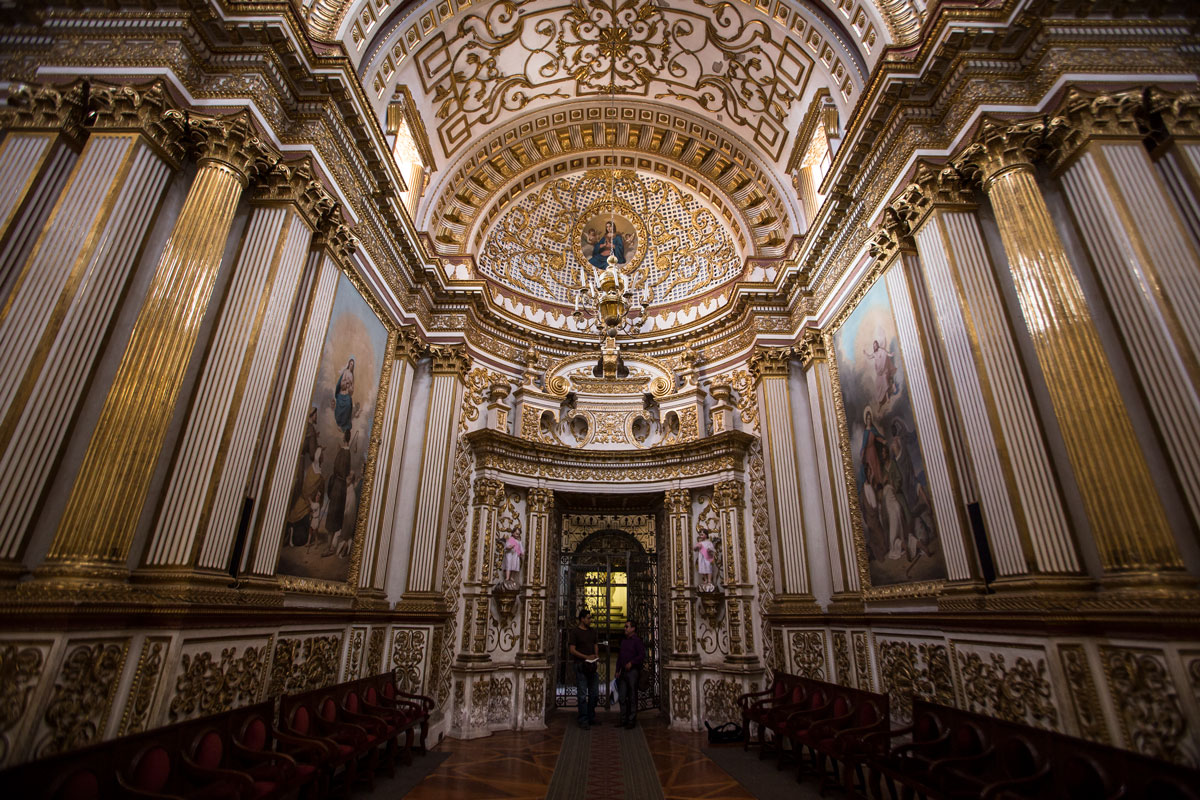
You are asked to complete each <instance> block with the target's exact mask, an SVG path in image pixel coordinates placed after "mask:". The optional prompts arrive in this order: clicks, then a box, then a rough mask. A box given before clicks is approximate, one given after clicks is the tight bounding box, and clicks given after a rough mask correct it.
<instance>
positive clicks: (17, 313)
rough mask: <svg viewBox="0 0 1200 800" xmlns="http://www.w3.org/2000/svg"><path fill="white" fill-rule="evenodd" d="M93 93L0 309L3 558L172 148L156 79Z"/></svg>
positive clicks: (42, 484) (43, 479)
mask: <svg viewBox="0 0 1200 800" xmlns="http://www.w3.org/2000/svg"><path fill="white" fill-rule="evenodd" d="M93 96H94V100H95V102H96V104H97V105H98V111H97V113H96V115H95V117H94V123H93V125H92V128H91V132H90V134H89V136H88V140H87V143H86V144H85V145H84V148H83V152H82V153H81V154H80V156H79V159H78V160H77V161H76V162H75V166H74V168H73V169H72V170H71V174H70V176H69V177H68V178H67V181H66V186H65V187H64V188H63V190H62V192H61V194H60V195H59V197H58V201H57V202H56V203H55V205H54V208H53V210H52V211H51V212H50V215H49V217H48V219H47V220H46V223H45V225H44V226H43V228H42V230H41V232H40V233H39V234H38V237H37V240H36V242H35V244H34V245H33V248H32V250H31V251H30V253H29V256H28V258H27V259H26V260H25V263H24V264H23V265H21V267H20V268H19V271H18V272H17V274H16V275H15V276H14V279H13V290H12V293H11V294H10V295H9V297H8V298H7V301H6V302H5V304H4V306H3V308H2V309H0V365H3V368H4V369H5V370H6V374H8V375H10V376H12V380H11V381H8V382H7V384H6V385H5V386H4V387H2V388H0V443H2V444H0V448H2V450H0V514H3V518H4V520H5V524H4V526H3V530H4V533H3V534H0V561H3V562H7V563H8V564H10V565H12V564H13V563H14V562H15V561H17V560H19V559H20V558H21V552H22V549H23V548H24V544H25V541H26V536H27V535H28V533H29V531H30V529H31V528H32V526H33V525H34V523H35V520H36V516H37V512H38V508H39V505H40V503H41V502H42V500H43V498H44V494H45V492H46V490H47V489H48V487H49V484H50V482H51V479H52V472H53V470H54V466H55V464H56V463H57V462H58V460H59V457H60V456H61V454H62V450H63V448H64V447H65V446H66V444H67V436H68V433H69V432H70V427H71V425H70V424H71V421H72V419H73V418H74V417H75V416H76V414H77V413H78V409H79V405H80V403H81V402H82V401H83V399H84V397H85V395H86V394H87V393H88V389H89V385H88V381H89V376H90V375H91V373H92V371H93V368H94V367H95V364H96V361H97V359H98V358H99V357H100V354H101V348H102V345H103V344H104V342H105V340H106V339H107V337H108V334H109V332H110V331H111V329H112V326H113V324H114V322H115V318H116V315H117V312H118V310H119V307H120V301H121V296H122V293H123V292H124V291H125V289H126V287H127V286H128V285H129V281H130V279H131V277H132V275H133V272H134V269H135V267H136V265H137V261H138V258H139V256H140V251H141V247H142V244H143V241H144V239H145V237H146V235H147V233H148V231H149V229H150V227H151V225H152V223H153V222H154V218H155V214H156V213H157V210H158V207H159V204H160V201H161V200H162V197H163V195H164V192H165V189H166V186H167V183H168V180H169V179H170V177H171V173H172V172H173V171H174V169H175V168H177V167H178V166H179V163H180V160H181V159H182V157H183V150H182V146H181V143H180V135H181V133H182V126H181V125H179V124H178V122H177V121H172V120H170V119H168V120H166V121H164V111H165V105H166V95H165V92H164V90H163V87H162V86H161V85H160V84H155V85H153V86H151V87H149V88H146V89H144V90H140V89H130V88H128V87H121V88H116V89H95V90H94V91H93ZM101 97H103V98H106V100H105V101H104V102H101V101H100V98H101ZM223 245H224V242H222V246H223ZM95 391H102V387H97V388H96V389H95ZM135 438H136V437H135ZM147 477H148V476H147ZM139 508H140V505H139ZM97 511H98V509H97ZM106 552H108V551H107V550H106Z"/></svg>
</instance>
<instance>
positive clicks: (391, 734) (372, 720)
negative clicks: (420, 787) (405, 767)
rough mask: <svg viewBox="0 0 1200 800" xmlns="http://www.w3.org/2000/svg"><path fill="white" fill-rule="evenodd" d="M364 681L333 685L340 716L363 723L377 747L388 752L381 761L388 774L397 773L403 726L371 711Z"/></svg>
mask: <svg viewBox="0 0 1200 800" xmlns="http://www.w3.org/2000/svg"><path fill="white" fill-rule="evenodd" d="M362 688H363V682H362V681H361V680H358V681H351V682H350V683H344V684H341V685H339V686H335V687H333V691H334V692H335V693H336V696H337V698H338V713H339V718H340V719H343V720H344V721H346V722H351V723H353V724H355V725H361V726H362V728H363V729H364V730H366V732H367V734H368V736H369V737H374V738H375V739H376V740H378V741H377V742H376V749H377V750H379V751H381V754H383V753H386V755H385V757H383V758H382V759H381V760H380V763H381V764H382V765H383V766H384V767H385V768H386V769H387V772H388V775H395V774H396V757H397V756H398V755H399V747H398V742H399V739H400V733H401V730H402V729H401V727H400V726H399V725H397V724H395V723H393V722H392V720H390V719H387V718H385V717H383V716H381V715H379V714H372V713H370V709H368V708H367V706H366V704H365V703H364V701H363V696H362Z"/></svg>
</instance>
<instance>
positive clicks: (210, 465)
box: [139, 162, 333, 580]
mask: <svg viewBox="0 0 1200 800" xmlns="http://www.w3.org/2000/svg"><path fill="white" fill-rule="evenodd" d="M251 202H252V210H251V213H250V219H249V222H248V223H247V225H246V231H245V234H244V235H243V238H242V242H241V248H240V250H239V253H238V256H237V260H236V261H235V264H234V268H233V275H232V277H231V278H230V281H229V285H228V287H227V289H226V293H225V297H224V299H223V301H222V303H221V313H220V316H219V317H218V319H217V323H216V327H215V330H214V333H213V336H212V339H211V341H210V342H209V344H208V358H207V360H206V362H205V363H204V365H203V366H202V368H201V372H200V377H199V380H198V381H197V385H196V390H195V393H194V394H193V396H192V399H191V403H190V409H189V414H188V419H187V422H186V423H185V426H184V430H183V434H182V436H181V437H180V442H179V446H178V450H177V453H176V456H175V460H174V464H173V467H172V472H171V475H170V478H169V479H168V482H167V486H166V490H165V492H164V495H163V498H162V502H161V506H160V509H159V512H158V517H157V521H156V523H155V527H154V531H153V534H152V536H151V539H150V542H149V545H148V547H147V549H146V554H145V558H144V562H143V568H142V569H141V570H140V571H139V574H140V576H141V577H143V578H152V579H155V580H177V579H186V578H189V577H191V576H194V572H193V571H194V570H198V571H200V572H201V573H208V574H210V575H212V576H215V577H218V578H221V579H222V580H223V579H224V575H225V573H226V572H227V571H228V569H229V559H230V556H231V553H232V549H233V545H234V536H235V534H236V532H237V526H238V516H239V514H240V513H241V512H242V507H243V504H244V497H245V487H246V483H247V480H248V479H249V477H250V472H251V471H252V470H253V467H254V452H255V449H256V446H257V443H258V441H259V436H260V429H261V427H262V425H263V422H264V417H265V414H264V409H265V408H266V406H267V405H268V402H269V399H270V396H271V393H272V388H273V386H272V384H273V382H274V378H275V375H276V373H277V370H276V364H277V363H278V360H279V356H280V349H281V347H282V346H283V338H284V334H285V333H286V331H287V326H288V323H289V321H290V319H291V313H292V309H293V307H294V305H295V299H296V291H297V288H298V286H299V283H300V275H301V272H302V271H303V268H304V263H305V260H306V258H307V256H308V252H309V244H310V242H311V241H312V230H313V228H314V227H315V225H316V224H317V222H318V220H319V219H321V218H322V217H323V216H324V215H326V214H328V213H329V212H330V211H331V209H332V208H333V200H332V199H331V198H330V197H329V195H328V194H327V193H326V192H325V191H324V189H323V188H322V187H321V185H320V184H319V183H318V182H317V181H316V180H315V179H314V177H313V174H312V169H311V166H310V165H309V164H307V163H303V162H302V163H299V164H296V165H290V166H289V165H283V164H280V165H277V166H276V167H275V168H274V169H273V170H271V172H270V173H269V174H267V175H266V176H264V178H263V180H262V182H261V183H260V185H259V186H258V187H256V189H255V191H254V196H253V198H252V201H251Z"/></svg>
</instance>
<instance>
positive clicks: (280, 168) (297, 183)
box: [254, 157, 337, 229]
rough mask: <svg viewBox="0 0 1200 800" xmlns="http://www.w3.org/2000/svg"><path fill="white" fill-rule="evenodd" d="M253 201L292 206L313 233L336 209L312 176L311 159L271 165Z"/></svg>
mask: <svg viewBox="0 0 1200 800" xmlns="http://www.w3.org/2000/svg"><path fill="white" fill-rule="evenodd" d="M254 200H256V201H258V202H262V203H271V202H275V203H289V204H292V205H294V206H296V208H297V210H298V211H299V212H300V216H302V217H304V221H305V222H307V223H308V224H309V225H310V226H311V227H312V228H314V229H315V228H316V227H317V226H318V225H319V224H320V222H321V221H322V220H325V219H327V218H330V217H331V216H333V213H334V210H335V209H336V208H337V201H336V200H334V199H333V197H332V196H331V195H330V194H329V192H327V191H326V190H325V187H324V186H322V185H321V182H320V181H318V180H317V179H316V177H315V176H314V174H313V169H312V159H310V158H308V157H305V158H303V159H301V160H299V161H294V162H291V163H288V164H284V163H279V164H276V165H274V166H273V167H272V168H271V169H270V170H268V171H267V172H266V173H264V174H263V176H262V177H261V178H260V179H259V182H258V185H257V186H256V187H255V190H254Z"/></svg>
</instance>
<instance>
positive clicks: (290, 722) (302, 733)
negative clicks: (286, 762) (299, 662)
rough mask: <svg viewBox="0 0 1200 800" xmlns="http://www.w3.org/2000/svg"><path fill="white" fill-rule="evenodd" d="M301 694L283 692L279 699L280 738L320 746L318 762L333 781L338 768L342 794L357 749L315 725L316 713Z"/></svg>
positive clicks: (348, 786) (351, 781)
mask: <svg viewBox="0 0 1200 800" xmlns="http://www.w3.org/2000/svg"><path fill="white" fill-rule="evenodd" d="M309 699H310V698H307V697H306V696H304V695H299V696H296V695H285V696H284V697H283V698H282V700H281V701H280V709H279V714H280V726H279V728H280V731H279V732H280V737H279V738H280V739H285V737H286V738H287V739H292V740H296V741H298V742H300V743H302V744H306V745H309V746H311V745H313V744H316V745H318V746H320V747H321V748H322V750H323V754H322V756H321V761H320V764H319V765H318V766H319V767H320V768H321V769H323V770H325V771H326V772H327V774H328V777H329V781H328V782H329V783H332V782H333V779H334V778H335V777H336V775H337V772H338V770H339V769H340V770H342V781H343V787H342V788H343V794H344V795H345V796H347V797H348V796H349V795H350V791H351V789H352V788H353V787H354V779H355V777H357V773H358V752H357V750H356V748H355V747H353V746H351V745H349V744H347V743H345V742H339V741H336V740H335V739H333V738H331V737H328V736H325V735H324V732H323V730H322V729H321V728H319V727H318V720H319V717H318V716H317V714H316V712H315V711H314V709H313V708H312V707H311V706H310V704H309Z"/></svg>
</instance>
